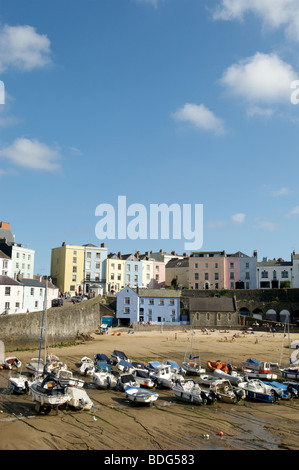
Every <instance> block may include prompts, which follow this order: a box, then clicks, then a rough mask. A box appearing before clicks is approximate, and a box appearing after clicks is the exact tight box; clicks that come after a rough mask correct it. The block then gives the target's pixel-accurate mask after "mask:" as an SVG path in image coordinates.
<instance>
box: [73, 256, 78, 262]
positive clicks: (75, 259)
mask: <svg viewBox="0 0 299 470" xmlns="http://www.w3.org/2000/svg"><path fill="white" fill-rule="evenodd" d="M73 264H77V258H76V256H74V257H73Z"/></svg>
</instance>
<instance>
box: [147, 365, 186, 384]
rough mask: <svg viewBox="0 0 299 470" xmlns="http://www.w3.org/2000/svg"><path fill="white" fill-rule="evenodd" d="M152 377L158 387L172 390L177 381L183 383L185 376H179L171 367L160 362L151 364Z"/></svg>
mask: <svg viewBox="0 0 299 470" xmlns="http://www.w3.org/2000/svg"><path fill="white" fill-rule="evenodd" d="M149 368H150V377H151V378H152V379H153V380H154V382H155V383H156V386H157V387H164V388H172V386H173V385H174V383H175V382H176V381H183V380H184V378H183V376H179V375H178V374H175V373H173V372H172V371H171V366H169V365H168V366H167V365H165V364H161V363H160V362H158V361H152V362H149Z"/></svg>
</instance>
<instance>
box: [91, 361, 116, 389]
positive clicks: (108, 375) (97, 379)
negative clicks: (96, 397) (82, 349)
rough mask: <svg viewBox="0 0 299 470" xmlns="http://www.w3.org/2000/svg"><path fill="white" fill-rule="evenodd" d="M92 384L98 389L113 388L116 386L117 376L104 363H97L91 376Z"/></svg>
mask: <svg viewBox="0 0 299 470" xmlns="http://www.w3.org/2000/svg"><path fill="white" fill-rule="evenodd" d="M92 382H93V384H94V385H96V386H97V387H99V388H103V389H108V388H115V387H117V384H118V375H116V373H115V372H114V371H113V370H112V367H111V366H110V365H109V364H107V363H106V362H98V363H97V365H96V370H95V371H94V373H93V375H92Z"/></svg>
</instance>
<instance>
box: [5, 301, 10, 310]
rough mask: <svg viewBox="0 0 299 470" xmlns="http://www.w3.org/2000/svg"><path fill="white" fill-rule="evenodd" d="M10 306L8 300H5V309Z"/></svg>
mask: <svg viewBox="0 0 299 470" xmlns="http://www.w3.org/2000/svg"><path fill="white" fill-rule="evenodd" d="M9 308H10V303H9V302H5V310H8V309H9Z"/></svg>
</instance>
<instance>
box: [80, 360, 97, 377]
mask: <svg viewBox="0 0 299 470" xmlns="http://www.w3.org/2000/svg"><path fill="white" fill-rule="evenodd" d="M94 371H95V365H94V362H93V360H92V359H90V358H89V357H87V356H84V357H82V359H81V366H80V367H79V374H80V375H93V373H94Z"/></svg>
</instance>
